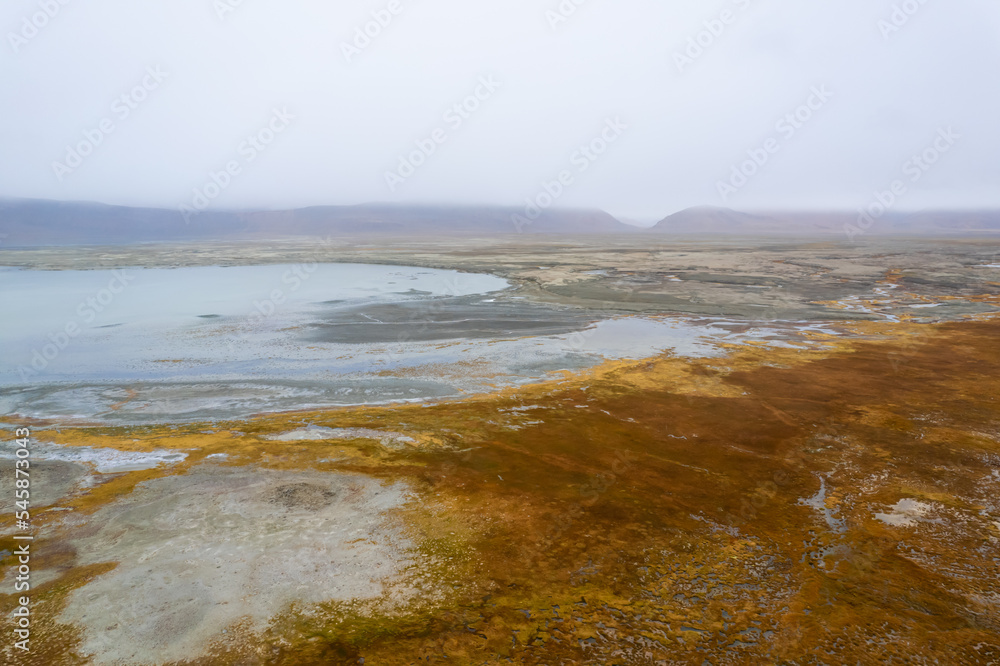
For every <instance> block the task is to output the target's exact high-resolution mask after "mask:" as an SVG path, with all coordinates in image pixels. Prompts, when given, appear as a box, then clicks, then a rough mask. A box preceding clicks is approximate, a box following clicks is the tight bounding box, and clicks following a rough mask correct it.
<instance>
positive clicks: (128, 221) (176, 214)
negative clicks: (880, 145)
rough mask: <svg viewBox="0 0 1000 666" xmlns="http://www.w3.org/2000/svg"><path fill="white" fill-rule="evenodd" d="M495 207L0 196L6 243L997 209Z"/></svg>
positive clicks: (882, 220) (959, 214)
mask: <svg viewBox="0 0 1000 666" xmlns="http://www.w3.org/2000/svg"><path fill="white" fill-rule="evenodd" d="M533 213H535V217H534V219H530V216H527V215H526V212H525V211H524V210H523V209H519V208H513V207H511V208H507V207H498V206H406V205H392V204H365V205H359V206H319V207H311V208H299V209H291V210H273V211H272V210H243V211H215V210H212V211H204V212H201V213H197V214H194V215H190V214H188V215H184V214H182V213H181V212H180V211H178V210H171V209H162V208H135V207H128V206H111V205H106V204H99V203H86V202H60V201H48V200H35V199H3V200H0V242H2V245H3V246H5V247H19V246H22V247H23V246H35V245H76V244H88V245H103V244H114V245H117V244H128V243H142V242H156V241H186V240H241V239H247V240H251V239H263V238H284V237H319V236H328V235H333V236H345V235H376V236H378V235H382V236H386V235H395V236H406V235H414V236H426V235H444V234H463V235H485V236H493V235H507V234H556V235H564V234H623V233H627V234H644V233H648V234H669V233H673V234H728V235H761V234H766V235H771V234H784V235H814V234H818V235H827V236H828V235H841V236H844V235H847V236H849V237H854V236H857V235H864V234H871V235H891V234H934V235H995V234H1000V211H978V212H977V211H952V212H948V211H925V212H918V213H886V214H885V215H883V216H882V217H879V218H875V217H872V218H870V221H869V220H863V219H860V220H859V215H858V213H847V212H817V211H813V212H810V211H805V212H787V211H786V212H757V213H747V212H740V211H735V210H731V209H728V208H715V207H698V208H688V209H686V210H683V211H680V212H677V213H674V214H673V215H670V216H668V217H666V218H664V219H663V220H661V221H660V222H658V223H657V224H655V225H654V226H653V227H650V228H647V229H642V228H639V227H636V226H633V225H629V224H625V223H623V222H621V221H619V220H618V219H616V218H615V217H614V216H612V215H610V214H609V213H606V212H604V211H601V210H596V209H548V210H543V211H534V212H533Z"/></svg>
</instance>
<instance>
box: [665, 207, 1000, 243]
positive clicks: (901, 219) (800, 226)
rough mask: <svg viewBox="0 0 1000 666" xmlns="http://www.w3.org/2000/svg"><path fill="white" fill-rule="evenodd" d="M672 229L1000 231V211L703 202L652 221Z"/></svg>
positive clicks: (681, 231)
mask: <svg viewBox="0 0 1000 666" xmlns="http://www.w3.org/2000/svg"><path fill="white" fill-rule="evenodd" d="M650 231H651V232H653V233H661V234H666V233H672V234H736V235H759V234H785V235H788V234H804V235H813V234H822V235H827V234H841V235H844V236H847V237H851V238H854V237H857V236H863V235H874V236H882V235H898V234H918V235H919V234H959V235H965V234H969V235H973V234H987V235H994V234H1000V211H998V210H981V211H946V210H942V211H935V210H928V211H920V212H914V213H904V212H887V213H885V214H883V215H882V216H880V217H875V216H873V215H868V217H867V218H866V217H863V216H862V215H861V214H860V213H857V212H840V211H829V212H823V211H774V212H766V211H765V212H756V213H746V212H741V211H736V210H732V209H730V208H719V207H713V206H700V207H695V208H687V209H685V210H682V211H679V212H677V213H674V214H673V215H669V216H667V217H666V218H664V219H662V220H660V221H659V222H657V223H656V224H655V225H653V226H652V227H650Z"/></svg>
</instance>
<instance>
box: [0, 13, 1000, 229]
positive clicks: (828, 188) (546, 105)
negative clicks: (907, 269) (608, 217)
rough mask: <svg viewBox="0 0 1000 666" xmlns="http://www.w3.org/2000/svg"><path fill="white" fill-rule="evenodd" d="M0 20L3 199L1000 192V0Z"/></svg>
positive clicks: (662, 207) (744, 201)
mask: <svg viewBox="0 0 1000 666" xmlns="http://www.w3.org/2000/svg"><path fill="white" fill-rule="evenodd" d="M63 2H64V3H65V4H63ZM576 3H580V4H579V6H577V4H576ZM894 7H895V8H897V9H896V10H895V15H894ZM46 8H47V12H48V14H50V15H51V16H49V15H47V14H46V13H45V11H46ZM560 8H562V11H561V10H560ZM571 9H572V10H575V11H572V12H571V11H570V10H571ZM906 10H909V13H907V11H906ZM373 15H374V17H375V18H373ZM0 19H2V28H3V31H4V43H3V44H2V45H0V60H2V67H0V95H2V96H3V106H2V108H3V119H4V122H3V123H0V196H11V197H37V198H51V199H63V200H94V201H103V202H107V203H117V204H131V205H136V204H142V205H157V206H166V207H178V206H181V205H191V204H192V202H195V201H197V199H198V197H199V196H202V197H204V200H203V201H202V202H201V205H206V204H207V205H209V206H211V207H213V208H240V207H267V208H275V207H287V206H305V205H316V204H356V203H365V202H373V201H392V202H454V203H491V204H512V205H524V204H525V200H526V199H532V200H536V201H537V200H538V197H539V195H540V194H541V193H544V192H545V191H546V187H545V183H549V186H548V187H549V190H550V192H551V193H552V194H553V195H554V196H553V201H552V204H551V205H555V206H596V207H600V208H603V209H605V210H607V211H609V212H611V213H613V214H615V215H618V216H621V217H625V218H633V219H641V220H649V221H651V220H653V219H657V218H660V217H663V216H665V215H667V214H669V213H672V212H674V211H676V210H679V209H682V208H685V207H688V206H695V205H706V204H708V205H726V206H730V207H733V208H743V209H753V208H775V207H782V208H790V207H838V208H848V209H852V210H853V209H856V208H858V207H860V206H862V205H864V204H866V202H868V201H870V200H871V199H872V198H873V196H874V193H875V192H876V191H882V190H887V189H888V188H890V187H891V184H892V183H893V181H894V180H898V181H901V182H904V183H905V191H904V190H901V191H903V192H904V193H903V194H900V195H899V197H898V201H897V204H896V205H897V207H899V208H901V209H921V208H926V207H946V206H947V207H951V206H955V207H984V206H991V207H1000V187H998V183H1000V129H998V123H997V118H1000V84H998V75H1000V3H998V2H996V0H948V1H947V2H946V1H945V0H924V2H923V4H921V3H920V2H919V1H918V0H906V1H905V2H904V1H903V0H836V1H833V0H828V1H826V2H793V1H792V0H784V1H783V2H781V1H779V0H713V1H706V0H615V1H614V2H611V0H576V2H573V0H564V1H563V2H562V3H561V2H560V0H392V1H390V0H371V1H357V0H349V1H346V2H329V1H321V0H281V2H277V1H274V0H272V1H271V2H266V1H265V0H242V2H240V0H170V2H157V3H144V2H136V1H135V0H89V1H88V2H84V1H83V0H61V1H60V0H7V2H5V3H4V7H3V9H2V10H0ZM377 19H381V22H382V23H383V24H385V25H384V27H383V26H382V25H379V24H378V23H371V22H372V21H376V20H377ZM366 27H367V30H368V32H369V33H370V34H372V35H374V36H370V37H365V38H361V37H359V36H358V35H359V31H360V33H361V34H363V31H364V30H365V29H366ZM699 42H700V44H699ZM477 95H478V97H477ZM123 96H124V98H123ZM456 104H457V105H460V107H459V109H458V110H456V109H455V105H456ZM809 105H811V106H812V108H809ZM787 114H793V118H792V120H791V121H790V120H788V119H786V115H787ZM795 114H798V118H797V119H796V118H794V115H795ZM289 116H291V117H289ZM102 127H103V129H102ZM949 128H950V130H949ZM109 129H110V130H111V131H110V133H107V132H106V130H109ZM249 137H254V140H253V141H249V140H248V138H249ZM268 141H269V143H267V142H268ZM255 144H256V145H255ZM419 144H422V145H423V152H424V153H427V152H430V147H431V146H433V153H432V154H430V155H429V156H424V155H423V154H421V153H419V152H418V153H417V154H413V153H414V151H419V150H420V148H419ZM584 146H591V148H590V149H588V151H587V152H584V151H582V150H581V147H584ZM925 151H927V155H926V158H927V159H928V160H929V161H933V163H924V162H921V163H919V164H918V163H915V162H912V161H910V160H911V158H912V156H913V155H921V154H923V153H924V152H925ZM754 157H756V160H757V163H760V164H759V165H758V164H755V163H747V160H751V159H753V158H754ZM401 159H402V160H405V163H406V164H404V163H403V162H401ZM227 166H228V167H229V168H230V170H231V173H226V174H220V172H224V171H225V170H226V169H227ZM410 167H413V168H412V169H411V168H410ZM734 167H735V168H736V169H737V170H740V169H742V170H743V173H742V174H740V173H739V172H737V174H736V175H734V172H733V169H734ZM213 172H214V173H215V181H216V182H213V177H212V174H213ZM748 174H749V175H748ZM560 175H561V176H562V177H563V183H559V184H557V185H553V184H552V181H556V182H558V180H559V178H560ZM206 188H207V191H206ZM196 190H197V192H196ZM209 195H210V196H209ZM542 202H543V203H544V204H546V205H548V200H547V199H545V198H544V197H543V198H542Z"/></svg>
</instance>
